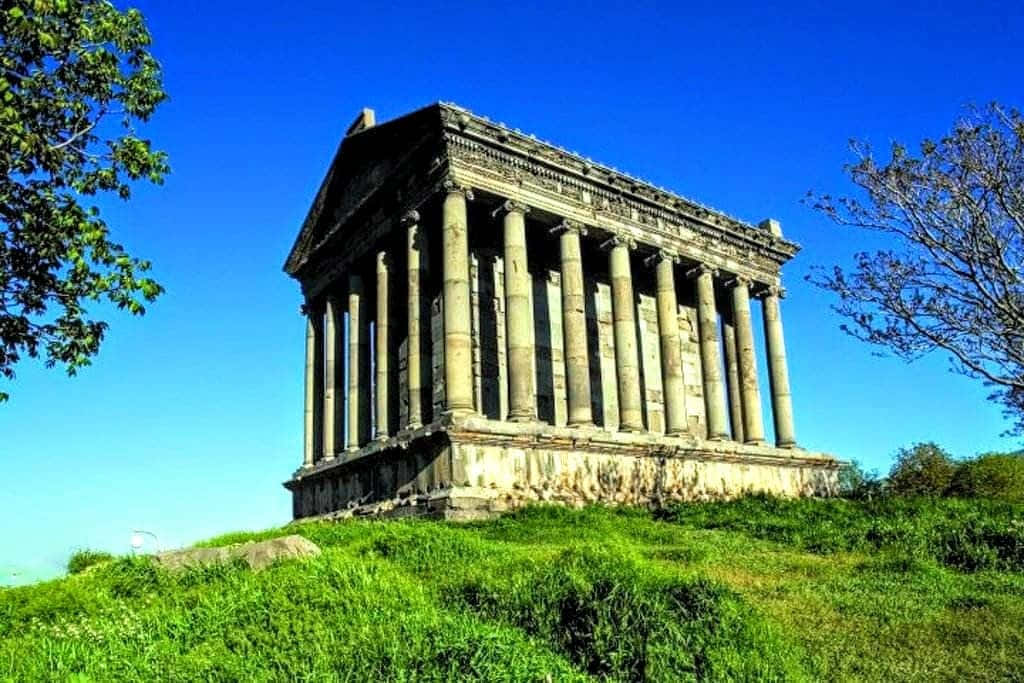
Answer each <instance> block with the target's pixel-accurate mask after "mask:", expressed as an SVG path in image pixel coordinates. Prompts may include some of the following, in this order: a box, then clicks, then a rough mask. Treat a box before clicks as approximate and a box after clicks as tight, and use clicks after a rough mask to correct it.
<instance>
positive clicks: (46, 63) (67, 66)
mask: <svg viewBox="0 0 1024 683" xmlns="http://www.w3.org/2000/svg"><path fill="white" fill-rule="evenodd" d="M150 42H151V38H150V35H149V32H148V30H147V29H146V25H145V22H144V20H143V18H142V15H141V14H139V12H138V11H136V10H127V11H125V12H120V11H118V10H117V9H116V8H114V6H113V5H111V4H110V3H109V2H105V1H103V0H0V375H2V376H3V377H6V378H7V379H13V378H14V365H15V364H16V363H17V362H18V361H19V360H20V359H21V357H22V355H23V354H27V355H28V356H30V357H37V356H39V355H40V354H41V353H42V354H44V355H45V358H46V365H47V366H48V367H53V366H54V365H57V364H62V365H64V366H65V367H66V369H67V371H68V373H69V374H72V375H73V374H75V371H76V369H77V368H80V367H82V366H85V365H88V364H89V361H90V358H91V357H92V356H94V355H95V354H96V353H97V351H98V350H99V347H100V343H101V341H102V340H103V335H104V332H105V331H106V330H107V323H106V322H104V321H102V320H97V319H92V318H90V317H89V315H88V312H87V310H86V308H85V305H86V304H87V303H89V302H98V301H101V300H106V301H109V302H110V303H112V304H114V305H115V306H117V307H118V308H121V309H127V310H128V311H130V312H131V313H133V314H136V315H140V314H142V313H144V312H145V307H144V302H150V301H153V300H154V299H155V298H156V297H157V296H158V295H159V294H160V293H161V292H162V291H163V289H162V288H161V286H160V285H159V284H157V283H156V282H155V281H154V280H152V279H151V278H149V277H146V276H144V273H145V272H146V271H148V270H149V267H150V264H149V263H148V262H146V261H144V260H140V259H137V258H135V257H133V256H131V255H129V254H128V253H127V252H126V251H125V249H124V248H123V247H122V246H121V245H120V244H117V243H116V242H113V241H112V240H111V239H110V234H109V230H108V227H107V225H106V223H105V222H104V221H103V220H102V219H101V218H100V216H99V210H98V209H97V208H96V207H95V206H91V205H87V201H88V198H89V197H92V196H95V195H101V194H107V193H109V194H113V195H116V196H118V197H120V198H122V199H128V198H129V197H130V196H131V184H132V182H133V181H136V180H140V179H145V180H149V181H151V182H154V183H158V184H159V183H161V182H162V180H163V177H164V175H165V174H166V173H167V172H168V170H169V169H168V166H167V159H166V155H165V154H164V153H163V152H159V151H156V150H154V149H153V147H152V146H151V144H150V141H149V140H146V139H143V138H141V137H139V136H138V135H137V133H136V130H135V128H136V125H137V124H138V123H140V122H144V121H146V120H148V119H149V117H150V115H151V114H152V113H153V112H154V110H155V109H156V107H157V106H158V105H159V104H160V103H161V102H162V101H163V100H164V99H166V94H165V93H164V91H163V87H162V84H161V74H160V67H159V64H157V62H156V60H155V59H154V58H153V56H152V55H151V54H150V53H149V52H148V50H147V48H148V47H149V45H150ZM7 397H8V396H7V394H6V393H4V392H0V401H3V400H6V399H7Z"/></svg>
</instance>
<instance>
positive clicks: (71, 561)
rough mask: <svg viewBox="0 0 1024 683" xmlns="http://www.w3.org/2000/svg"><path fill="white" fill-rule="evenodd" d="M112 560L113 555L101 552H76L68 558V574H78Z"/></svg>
mask: <svg viewBox="0 0 1024 683" xmlns="http://www.w3.org/2000/svg"><path fill="white" fill-rule="evenodd" d="M112 559H114V556H113V555H111V554H110V553H107V552H104V551H102V550H76V551H75V552H73V553H71V557H69V558H68V574H80V573H82V572H84V571H85V570H86V569H88V568H89V567H92V566H93V565H97V564H99V563H101V562H109V561H110V560H112Z"/></svg>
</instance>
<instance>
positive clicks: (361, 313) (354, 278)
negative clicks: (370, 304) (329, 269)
mask: <svg viewBox="0 0 1024 683" xmlns="http://www.w3.org/2000/svg"><path fill="white" fill-rule="evenodd" d="M368 323H369V320H367V315H366V295H365V292H364V291H363V278H362V277H360V276H359V275H356V274H351V275H349V276H348V448H349V450H358V449H359V448H360V447H361V446H362V445H363V444H364V443H366V441H367V440H368V439H369V435H370V434H369V433H370V367H369V366H370V362H369V361H370V345H369V336H370V335H369V330H368Z"/></svg>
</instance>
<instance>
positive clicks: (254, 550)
mask: <svg viewBox="0 0 1024 683" xmlns="http://www.w3.org/2000/svg"><path fill="white" fill-rule="evenodd" d="M319 554H320V547H319V546H318V545H317V544H316V543H313V542H312V541H310V540H309V539H307V538H303V537H302V536H298V535H296V534H292V535H291V536H281V537H279V538H271V539H269V540H266V541H249V542H248V543H235V544H233V545H226V546H221V547H218V548H186V549H184V550H171V551H168V552H165V553H158V554H156V555H154V556H153V559H154V561H155V562H156V563H157V564H158V565H160V566H161V567H163V568H164V569H169V570H171V571H177V570H182V569H187V568H189V567H201V566H204V565H212V564H223V563H226V562H232V561H234V560H236V559H241V560H243V561H244V562H245V563H246V564H247V565H249V568H250V569H256V570H259V569H264V568H266V567H268V566H270V565H271V564H273V563H274V562H276V561H277V560H283V559H290V558H301V557H314V556H316V555H319Z"/></svg>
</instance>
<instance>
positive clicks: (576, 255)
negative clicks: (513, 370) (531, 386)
mask: <svg viewBox="0 0 1024 683" xmlns="http://www.w3.org/2000/svg"><path fill="white" fill-rule="evenodd" d="M554 232H559V233H561V234H560V236H559V238H558V243H559V251H560V254H561V266H562V278H561V282H562V338H563V340H564V347H565V352H564V354H563V355H564V357H565V384H566V387H565V388H566V398H567V403H568V407H569V410H568V413H569V414H568V424H569V426H570V427H582V426H587V425H592V424H593V423H594V417H593V412H592V411H591V407H590V363H589V361H588V359H587V314H586V308H584V305H585V304H584V288H583V257H582V253H581V250H580V235H581V234H583V235H585V234H586V230H585V229H584V228H583V226H581V225H580V224H579V223H576V222H575V221H568V220H566V221H562V223H561V224H559V225H558V226H556V227H555V228H554Z"/></svg>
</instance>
